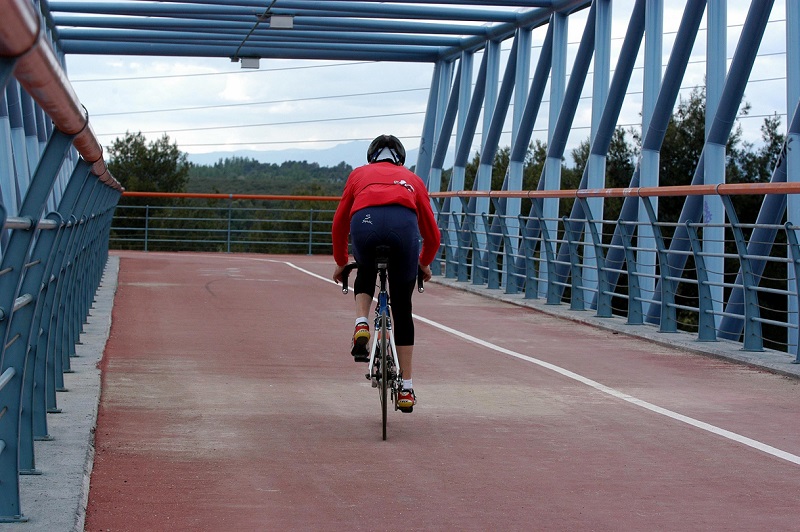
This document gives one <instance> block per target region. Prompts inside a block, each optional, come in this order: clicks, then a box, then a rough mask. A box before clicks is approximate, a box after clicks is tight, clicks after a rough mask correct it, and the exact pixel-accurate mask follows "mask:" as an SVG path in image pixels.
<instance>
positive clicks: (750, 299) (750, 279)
mask: <svg viewBox="0 0 800 532" xmlns="http://www.w3.org/2000/svg"><path fill="white" fill-rule="evenodd" d="M720 198H722V205H723V206H724V207H725V213H726V214H727V215H728V220H730V223H731V232H732V233H733V240H734V242H735V243H736V252H737V253H738V254H739V266H740V268H741V271H742V290H743V293H744V339H743V345H742V349H744V350H745V351H763V350H764V338H763V336H762V332H761V322H760V321H759V318H760V317H761V311H760V310H759V307H758V293H757V292H756V290H755V288H756V287H757V286H758V278H757V276H756V275H755V274H754V272H753V264H752V262H751V259H750V258H749V256H748V253H747V242H746V241H745V238H744V233H743V232H742V227H741V224H740V223H739V216H738V215H737V214H736V210H735V209H734V208H733V202H732V201H731V197H730V196H720Z"/></svg>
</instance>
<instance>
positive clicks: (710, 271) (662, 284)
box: [111, 183, 800, 360]
mask: <svg viewBox="0 0 800 532" xmlns="http://www.w3.org/2000/svg"><path fill="white" fill-rule="evenodd" d="M798 192H800V184H796V183H789V184H787V183H776V184H764V183H759V184H747V185H718V186H704V185H695V186H684V187H654V188H628V189H601V190H577V191H576V190H571V191H570V190H561V191H548V192H543V191H527V192H500V191H493V192H466V191H464V192H455V193H434V194H431V196H432V197H433V198H434V203H435V205H436V207H437V211H438V213H437V216H438V221H439V227H440V230H441V232H442V245H441V248H440V250H439V255H438V258H437V261H436V262H435V263H434V272H435V273H436V274H438V275H443V276H446V277H448V278H451V279H456V280H458V281H462V282H468V283H472V284H476V285H485V286H487V287H488V288H489V289H497V290H505V292H506V293H509V294H520V295H521V297H524V298H542V299H544V300H545V301H546V302H547V303H548V304H554V305H555V304H565V305H569V307H570V309H572V310H575V311H595V313H596V315H597V316H599V317H611V316H621V317H624V318H626V320H627V322H628V323H629V324H631V325H646V324H652V325H656V326H658V330H659V331H661V332H665V333H669V332H676V331H679V330H681V331H689V332H692V333H695V334H696V335H697V340H698V341H703V342H713V341H716V340H717V339H718V338H719V339H721V338H724V339H728V340H734V341H738V342H741V344H742V348H743V349H745V350H748V351H759V350H762V349H764V348H765V347H766V348H770V349H775V350H779V351H784V352H787V353H790V354H791V355H792V356H794V357H795V358H796V359H797V360H800V352H799V351H798V347H797V341H796V337H797V331H798V313H797V307H796V305H797V299H798V294H797V284H796V283H795V282H794V279H796V278H797V273H798V268H800V248H799V247H798V244H797V242H798V230H797V227H796V226H795V225H794V222H797V220H796V219H795V218H796V217H797V215H798V214H797V213H792V214H790V215H789V216H788V219H787V217H786V215H784V219H785V220H784V223H781V224H767V223H742V222H740V221H739V212H738V210H737V207H736V206H735V201H734V199H733V198H734V197H736V196H743V197H749V198H750V199H751V200H755V202H756V203H763V200H764V199H765V198H768V197H772V198H775V197H778V195H780V196H783V197H784V198H785V195H786V194H796V193H798ZM126 194H127V193H126ZM667 196H685V197H692V196H706V197H711V196H713V197H717V198H719V199H720V200H721V201H722V202H723V205H724V207H725V210H726V213H727V216H728V221H727V222H726V223H724V224H712V223H705V222H702V221H692V220H687V221H684V222H680V223H679V222H667V221H661V220H659V219H658V217H657V213H656V210H655V208H654V207H653V201H654V200H655V198H658V197H667ZM593 197H604V198H628V199H630V200H635V201H636V202H639V203H640V204H641V208H642V210H643V211H645V212H646V213H647V218H646V221H625V220H605V219H599V218H595V217H594V216H593V215H592V212H591V208H590V206H589V198H593ZM250 198H252V197H250ZM265 198H268V199H269V198H272V199H273V200H274V197H269V196H266V197H265ZM281 198H282V199H284V200H289V199H291V200H300V199H303V200H305V201H306V202H322V201H326V202H332V201H337V200H338V198H331V197H322V198H318V197H317V198H308V197H302V198H297V197H281ZM475 198H489V199H490V207H491V208H490V210H489V212H488V213H486V212H482V213H476V212H475V207H474V205H475V204H474V202H472V201H471V200H473V199H475ZM508 198H523V199H525V200H527V201H528V202H529V203H530V208H529V211H530V214H529V215H528V216H517V217H509V216H505V215H503V214H502V212H503V204H502V202H503V201H504V200H507V199H508ZM216 199H217V200H220V201H227V202H228V204H227V205H225V206H224V207H207V206H206V207H201V208H198V207H194V208H190V207H187V206H181V207H147V206H143V207H118V209H117V218H116V219H115V222H114V225H113V227H112V234H113V235H114V236H112V240H111V244H112V246H117V247H120V246H133V247H135V248H136V249H159V250H164V249H167V250H176V249H198V250H205V251H226V252H229V251H245V252H247V251H251V252H259V253H264V252H266V253H310V254H311V253H316V254H329V253H330V252H331V248H330V226H331V221H330V220H331V219H332V215H333V212H334V211H333V209H330V208H327V209H326V208H322V207H320V208H308V207H307V205H308V203H304V204H303V205H304V206H302V207H298V206H297V205H291V204H285V205H282V206H280V207H276V206H274V205H273V206H268V205H266V203H269V202H268V201H265V204H264V205H263V206H259V207H253V206H246V207H241V206H238V207H237V205H235V204H234V203H233V202H232V200H231V199H230V198H229V196H228V195H218V196H217V197H216ZM546 199H559V200H561V201H565V200H570V201H574V202H575V203H576V205H578V206H579V207H580V209H579V211H578V212H579V213H582V215H581V216H577V217H576V216H574V215H573V216H562V217H558V218H548V217H545V216H544V215H543V214H542V212H543V209H542V202H543V201H544V200H546ZM448 201H451V202H456V203H450V204H449V205H450V206H451V207H452V206H457V207H459V208H458V209H452V210H450V211H447V210H445V208H444V207H445V206H446V205H448V203H447V202H448ZM189 212H192V213H193V215H192V216H188V214H187V213H189ZM267 218H269V219H267ZM121 224H124V225H125V227H122V225H121ZM200 226H202V227H200ZM718 228H720V229H722V234H723V237H724V238H723V240H722V241H721V242H719V243H720V244H721V245H720V246H717V247H719V248H720V249H721V250H722V251H721V252H716V251H714V249H715V246H709V244H710V243H711V241H712V238H711V235H712V234H715V233H714V232H713V230H714V229H718ZM644 229H647V231H644ZM645 235H649V236H645ZM709 249H710V251H709ZM763 249H767V251H766V252H764V251H763ZM713 259H720V261H719V263H720V264H721V265H722V266H721V270H715V269H714V268H717V267H718V266H714V268H711V267H709V266H708V264H712V263H714V261H713Z"/></svg>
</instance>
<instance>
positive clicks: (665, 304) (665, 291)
mask: <svg viewBox="0 0 800 532" xmlns="http://www.w3.org/2000/svg"><path fill="white" fill-rule="evenodd" d="M641 199H642V205H644V208H645V211H646V212H647V217H648V219H649V220H650V225H651V226H652V228H653V233H652V236H653V240H655V243H656V256H657V257H658V269H659V274H660V275H659V282H660V283H661V319H660V323H659V329H658V330H659V331H661V332H670V333H673V332H678V318H677V309H676V308H675V293H676V292H677V289H678V286H677V285H678V283H677V282H676V281H675V280H674V278H673V276H672V275H673V274H672V271H673V269H674V270H675V271H676V272H677V273H680V270H678V269H677V268H673V266H672V265H671V264H670V261H669V251H668V250H667V247H666V245H665V244H664V236H663V235H662V234H661V227H660V226H659V225H658V216H657V215H656V211H655V208H654V207H653V204H652V203H650V198H649V197H647V196H644V197H642V198H641ZM673 238H674V237H673Z"/></svg>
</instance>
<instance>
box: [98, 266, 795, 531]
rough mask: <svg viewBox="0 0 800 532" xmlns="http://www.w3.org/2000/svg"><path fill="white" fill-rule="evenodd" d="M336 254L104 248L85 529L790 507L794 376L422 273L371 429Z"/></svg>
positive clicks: (628, 520) (583, 523)
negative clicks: (111, 263) (404, 346)
mask: <svg viewBox="0 0 800 532" xmlns="http://www.w3.org/2000/svg"><path fill="white" fill-rule="evenodd" d="M288 263H291V264H292V265H293V266H294V267H293V266H292V265H289V264H288ZM331 271H332V261H331V260H330V259H329V258H327V257H299V256H291V257H275V256H243V255H238V256H237V255H220V254H208V255H203V254H159V253H148V254H143V253H122V254H121V263H120V277H119V287H118V290H117V296H116V301H115V305H114V311H113V322H112V329H111V335H110V338H109V341H108V344H107V347H106V353H105V357H104V359H103V362H102V364H103V391H102V397H101V403H100V408H99V414H98V426H97V431H96V458H95V465H94V470H93V473H92V478H91V485H90V497H89V507H88V510H87V518H86V530H109V529H110V530H167V529H168V530H272V529H322V528H325V529H335V530H344V529H355V530H389V529H398V528H400V529H406V530H431V529H434V530H435V529H460V530H486V529H507V530H530V529H593V530H620V529H629V530H632V529H637V530H641V529H659V530H682V529H686V528H687V527H688V528H692V529H708V530H732V529H741V530H744V529H747V530H755V529H783V530H790V529H792V528H793V527H796V526H797V525H796V519H795V517H794V515H793V512H791V511H790V510H789V509H790V508H792V506H793V505H792V503H793V501H794V495H793V494H795V493H797V489H798V488H800V475H798V468H799V467H800V466H799V465H797V464H796V463H793V462H792V461H791V457H792V456H797V455H798V454H800V441H798V438H797V428H796V427H797V426H798V423H797V422H798V421H799V420H800V415H798V414H797V408H796V405H797V404H798V399H799V398H800V389H798V386H797V381H796V380H792V379H788V378H785V377H780V376H776V375H772V374H768V373H763V372H759V371H757V370H754V369H751V368H746V367H743V366H739V365H734V364H731V363H727V362H723V361H720V360H716V359H711V358H707V357H702V356H698V355H695V354H690V353H686V352H681V351H675V350H672V349H669V348H665V347H661V346H658V345H654V344H652V343H649V342H646V341H642V340H638V339H634V338H630V337H628V336H625V335H622V334H614V333H613V332H609V331H604V330H599V329H595V328H593V327H590V326H586V325H579V324H575V323H573V322H569V321H565V320H559V319H557V318H554V317H552V316H548V315H545V314H542V313H540V312H537V311H535V310H530V309H525V308H520V307H517V306H514V305H509V304H507V303H502V302H498V301H493V300H489V299H486V298H483V297H480V296H478V295H475V294H469V293H465V292H462V291H459V290H454V289H452V288H448V287H445V286H441V285H438V284H428V285H427V289H426V292H425V294H416V295H415V297H414V304H415V313H416V314H418V315H420V316H421V319H418V320H417V349H416V355H415V361H414V366H415V375H414V382H415V387H416V390H417V396H418V399H419V404H418V406H417V407H415V409H414V413H413V414H401V413H399V412H395V413H392V414H391V415H390V418H389V423H388V441H386V442H383V441H381V434H380V432H381V431H380V409H379V404H378V399H377V392H376V391H375V390H373V389H372V388H370V386H369V383H368V381H367V380H366V379H365V378H364V377H363V373H364V368H365V365H363V364H361V365H357V364H355V363H353V362H352V360H351V358H350V356H349V354H348V350H349V335H350V333H351V329H352V323H353V315H352V314H353V312H352V296H343V295H341V292H340V290H339V289H338V288H337V287H336V286H335V285H333V284H331V283H328V282H327V281H326V280H325V279H327V278H328V277H329V276H330V273H331ZM525 357H528V358H525ZM549 364H552V366H549ZM559 369H560V370H563V371H561V372H559V371H558V370H559ZM570 372H571V373H570ZM581 379H583V380H581ZM592 383H597V384H599V385H600V386H599V387H598V386H593V385H592ZM615 393H616V394H615ZM631 398H633V399H635V400H636V401H639V402H638V403H637V402H632V401H631ZM647 405H653V406H655V407H657V408H656V409H655V410H654V409H648V408H647ZM658 409H661V410H663V411H661V410H658ZM668 413H676V414H678V415H679V416H685V417H686V418H687V419H682V418H675V417H670V415H669V414H668ZM687 420H696V421H698V422H699V423H701V426H695V425H691V424H688V423H687ZM702 424H706V425H708V426H705V425H702ZM709 427H711V428H712V429H713V428H718V429H720V430H721V431H722V432H714V431H713V430H711V429H709ZM725 431H727V432H725ZM731 434H733V435H739V436H741V437H743V438H745V439H747V438H749V440H745V443H742V442H740V441H736V440H735V439H732V438H731ZM751 441H755V442H757V443H761V444H763V445H764V446H765V448H766V449H767V451H770V450H771V449H777V450H780V451H783V452H785V453H787V455H788V457H787V456H783V457H782V456H777V455H776V454H775V453H772V454H770V452H767V451H765V450H764V449H760V448H757V447H754V446H753V445H752V444H751Z"/></svg>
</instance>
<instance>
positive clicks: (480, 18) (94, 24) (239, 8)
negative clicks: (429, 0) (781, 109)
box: [49, 0, 590, 62]
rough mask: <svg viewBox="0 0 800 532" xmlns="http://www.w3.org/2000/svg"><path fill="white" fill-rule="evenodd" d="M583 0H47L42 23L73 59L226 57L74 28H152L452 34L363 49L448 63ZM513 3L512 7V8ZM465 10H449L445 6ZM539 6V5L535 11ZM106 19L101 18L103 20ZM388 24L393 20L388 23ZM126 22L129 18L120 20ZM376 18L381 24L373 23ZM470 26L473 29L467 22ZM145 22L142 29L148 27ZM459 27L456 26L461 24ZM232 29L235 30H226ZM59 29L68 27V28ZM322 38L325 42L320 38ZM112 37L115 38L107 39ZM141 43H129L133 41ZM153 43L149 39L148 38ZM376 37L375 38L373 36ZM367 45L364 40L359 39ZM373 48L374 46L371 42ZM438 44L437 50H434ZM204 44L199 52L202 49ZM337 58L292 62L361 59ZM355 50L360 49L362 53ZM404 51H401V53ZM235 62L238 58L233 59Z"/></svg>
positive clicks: (332, 35)
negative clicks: (399, 47)
mask: <svg viewBox="0 0 800 532" xmlns="http://www.w3.org/2000/svg"><path fill="white" fill-rule="evenodd" d="M589 3H590V2H589V1H588V0H562V1H558V2H530V3H526V2H520V3H519V6H523V5H524V6H525V7H528V8H529V9H527V10H515V11H506V10H499V9H497V8H496V6H499V5H504V6H507V7H508V4H506V3H504V2H500V1H498V2H491V6H492V7H488V8H487V7H485V8H478V7H476V4H475V3H466V2H465V3H461V4H458V3H455V2H453V3H451V6H446V5H444V6H443V5H413V6H412V5H392V4H391V3H380V4H376V3H374V2H346V1H324V2H319V1H318V2H309V1H302V2H301V1H297V0H282V1H281V2H280V3H279V4H277V5H276V6H275V7H274V8H273V9H270V10H269V11H268V12H267V13H265V11H264V9H265V6H264V4H263V2H261V1H253V2H247V1H245V2H236V3H225V4H222V3H220V2H216V1H213V0H204V1H203V2H195V1H192V0H174V1H172V2H158V3H155V2H91V3H90V2H72V1H60V0H52V1H51V2H50V4H49V12H50V13H51V15H50V17H51V20H52V21H53V24H54V26H55V28H56V35H57V40H58V43H59V46H60V47H61V48H62V49H63V50H64V51H65V52H67V53H81V54H108V53H111V54H121V55H178V56H213V57H230V56H231V52H230V50H229V49H227V48H226V47H225V46H224V44H225V43H219V44H220V45H222V47H221V48H219V49H216V50H215V49H214V48H213V47H208V48H203V49H201V50H198V51H195V52H193V51H191V50H187V48H186V46H185V45H186V44H192V43H194V40H195V39H194V38H192V37H189V38H187V39H186V42H181V41H180V39H181V37H180V35H177V36H175V38H177V39H178V41H177V42H176V41H169V44H173V43H174V44H173V45H174V48H173V49H172V51H171V52H170V51H169V50H168V49H167V48H165V47H155V45H156V44H157V43H155V42H152V41H151V42H149V43H136V42H130V41H129V44H128V46H127V47H123V46H120V45H115V46H114V47H113V48H112V49H110V50H109V49H106V48H105V47H104V46H103V45H102V44H101V43H97V44H93V43H92V41H93V40H94V39H96V38H97V37H101V36H102V35H101V34H97V33H90V30H88V29H86V28H83V27H80V25H81V24H86V25H87V27H88V28H104V29H108V28H137V29H141V30H145V29H147V30H152V29H156V28H161V29H165V30H166V29H170V30H178V29H184V30H192V29H194V31H196V32H201V33H204V34H205V35H207V36H209V35H214V34H218V33H220V32H224V34H228V31H229V30H230V31H236V29H238V30H239V31H240V33H239V35H240V37H241V41H240V42H239V43H237V45H238V44H241V43H242V42H245V41H248V40H249V38H250V37H249V35H250V32H251V30H256V29H258V32H255V31H254V33H253V34H254V35H255V34H256V33H260V32H261V30H262V28H263V29H264V30H265V31H266V32H271V33H272V36H273V37H274V38H276V39H277V40H281V37H280V36H279V35H285V37H283V38H282V39H283V42H285V43H287V45H288V43H290V42H294V41H295V40H296V39H298V38H299V39H300V40H301V41H305V42H308V41H309V40H311V39H315V40H316V39H319V40H320V41H321V42H325V43H327V45H334V44H336V43H341V42H342V41H347V40H350V41H353V40H357V42H360V39H359V38H357V37H353V36H352V35H351V34H352V33H353V32H380V33H394V34H396V35H397V37H396V39H397V40H396V41H395V40H392V42H398V43H400V44H406V45H415V44H419V43H420V41H419V40H415V39H413V34H428V35H429V36H430V38H432V39H442V38H443V37H444V36H446V35H453V36H458V38H459V39H460V41H457V42H455V41H436V42H431V41H427V42H428V43H430V44H432V45H433V46H434V49H431V50H427V51H425V50H413V51H411V53H414V54H417V55H416V56H415V57H414V58H413V59H409V58H406V57H402V56H398V55H396V50H387V53H386V55H384V54H381V53H380V50H370V51H371V52H372V53H373V57H372V59H374V60H379V61H380V60H388V61H408V60H416V61H425V62H428V61H437V60H444V61H452V60H454V59H456V58H457V57H458V56H459V55H460V53H461V52H462V51H476V50H479V49H482V48H484V47H485V46H486V42H487V40H493V41H502V40H505V39H507V38H510V37H511V36H513V35H514V33H515V32H516V31H517V29H519V28H526V29H530V28H533V27H536V26H539V25H542V24H545V23H547V21H548V19H549V17H550V15H551V13H552V12H554V11H558V12H560V13H562V14H567V13H570V12H574V11H576V10H578V9H582V8H584V7H586V6H588V5H589ZM513 4H514V5H516V4H517V3H516V2H515V3H513ZM456 5H457V6H464V5H468V6H470V7H469V8H466V7H453V6H456ZM537 6H541V7H537ZM63 13H85V14H87V15H89V16H74V15H66V16H65V15H64V14H63ZM265 14H270V15H271V14H285V15H291V16H293V17H294V29H292V30H290V32H288V33H287V32H284V33H282V34H278V32H277V31H275V30H270V29H269V28H268V26H269V24H268V22H267V21H266V19H265V18H264V17H262V20H263V21H261V20H259V19H258V18H257V16H258V15H265ZM104 15H108V16H104ZM393 18H396V19H397V20H392V19H393ZM128 19H131V20H128ZM380 19H384V20H380ZM437 21H457V22H461V23H459V24H442V23H439V22H437ZM471 22H476V23H478V24H470V23H471ZM148 23H149V25H148ZM462 23H463V24H462ZM234 25H235V26H234ZM67 26H71V29H68V28H67ZM309 31H319V32H321V33H322V34H323V35H319V34H317V35H312V34H309V35H308V38H307V39H304V35H305V34H306V33H307V32H309ZM326 36H327V37H326ZM113 38H115V39H116V38H117V37H113ZM141 38H142V37H135V39H136V40H137V41H138V40H139V39H141ZM155 38H156V39H157V38H158V37H157V36H156V37H155ZM373 38H375V39H378V38H377V37H373ZM367 39H368V38H367ZM379 42H380V41H379ZM439 43H442V44H443V45H444V46H443V47H442V48H440V47H439V46H437V45H438V44H439ZM208 45H209V42H208V41H207V40H206V42H204V46H208ZM338 51H339V52H340V53H338V54H332V53H331V50H324V51H323V50H321V51H320V53H318V54H314V53H310V52H307V51H306V50H301V51H300V52H299V53H298V56H297V58H298V59H362V58H363V53H359V52H354V53H352V54H350V53H348V50H347V49H339V50H338ZM362 52H363V51H362ZM406 52H409V50H406ZM259 53H260V51H259V50H252V49H251V50H250V52H249V53H248V56H250V55H255V56H259V55H258V54H259ZM238 56H239V57H243V56H245V54H242V53H240V54H238ZM259 57H281V58H284V57H285V58H291V56H289V55H287V54H285V53H282V52H281V53H273V54H267V53H265V54H264V55H263V56H259Z"/></svg>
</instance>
